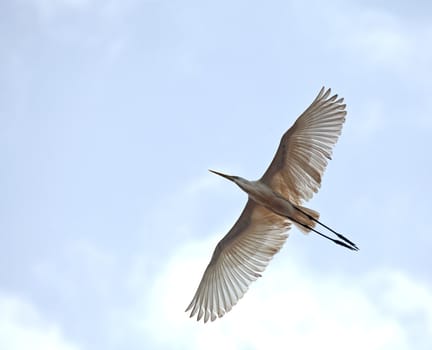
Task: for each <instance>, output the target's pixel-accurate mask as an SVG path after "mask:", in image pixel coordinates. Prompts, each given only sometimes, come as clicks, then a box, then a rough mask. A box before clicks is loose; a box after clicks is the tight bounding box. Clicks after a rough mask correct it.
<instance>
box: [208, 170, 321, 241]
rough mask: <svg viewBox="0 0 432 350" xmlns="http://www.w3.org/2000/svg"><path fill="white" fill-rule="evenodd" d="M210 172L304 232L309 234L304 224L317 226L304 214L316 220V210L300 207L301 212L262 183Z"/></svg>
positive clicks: (317, 216)
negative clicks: (232, 184) (237, 187)
mask: <svg viewBox="0 0 432 350" xmlns="http://www.w3.org/2000/svg"><path fill="white" fill-rule="evenodd" d="M210 171H211V172H213V173H215V174H217V175H220V176H223V177H225V178H227V179H229V180H231V181H233V182H234V183H235V184H237V186H239V187H240V188H241V189H242V190H243V191H245V192H246V193H247V194H248V196H249V198H250V199H251V200H252V201H254V202H255V203H256V204H259V205H261V206H263V207H264V208H266V209H268V210H270V211H272V212H273V213H275V214H277V215H279V216H281V217H284V218H287V219H290V220H291V221H292V222H293V223H294V224H296V225H297V227H298V228H299V229H300V230H301V231H303V232H308V231H309V230H308V229H307V228H305V226H302V224H303V225H306V226H308V227H310V228H312V227H314V226H315V224H316V223H315V222H314V221H311V219H310V218H308V217H307V216H306V215H305V214H304V213H303V212H307V213H308V214H309V215H310V216H313V217H314V218H315V219H316V220H318V218H319V214H318V213H317V212H316V211H314V210H311V209H308V208H304V207H300V209H301V211H299V210H298V208H297V207H296V206H295V205H293V204H292V203H291V202H290V201H289V200H288V199H286V198H284V197H283V195H282V194H280V193H277V192H274V191H273V189H272V188H271V187H269V186H268V185H266V184H265V183H264V182H262V181H259V180H257V181H249V180H246V179H243V178H242V177H240V176H229V175H225V174H222V173H219V172H217V171H214V170H210Z"/></svg>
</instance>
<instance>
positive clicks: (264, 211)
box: [186, 87, 358, 322]
mask: <svg viewBox="0 0 432 350" xmlns="http://www.w3.org/2000/svg"><path fill="white" fill-rule="evenodd" d="M330 92H331V91H330V89H328V90H325V88H324V87H323V88H322V89H321V91H320V92H319V94H318V96H317V97H316V98H315V100H314V101H313V102H312V104H311V105H310V106H309V107H308V108H307V109H306V110H305V111H304V112H303V113H302V114H301V115H300V117H299V118H298V119H297V120H296V122H295V123H294V125H293V126H292V127H291V128H290V129H289V130H288V131H287V132H286V133H285V134H284V135H283V136H282V139H281V142H280V145H279V148H278V150H277V152H276V155H275V157H274V158H273V161H272V162H271V164H270V166H269V168H268V169H267V171H266V172H265V173H264V175H263V176H262V177H261V179H259V180H257V181H248V180H246V179H243V178H241V177H238V176H232V175H226V174H222V173H219V172H217V171H213V170H210V171H211V172H213V173H215V174H217V175H220V176H223V177H224V178H226V179H228V180H231V181H232V182H234V183H235V184H237V185H238V186H239V187H240V188H241V189H242V190H243V191H245V192H246V193H247V194H248V197H249V198H248V201H247V204H246V206H245V208H244V209H243V212H242V213H241V215H240V217H239V218H238V220H237V222H236V223H235V224H234V226H233V227H232V228H231V230H230V231H229V232H228V233H227V234H226V236H225V237H224V238H222V240H221V241H220V242H219V243H218V244H217V246H216V249H215V250H214V252H213V256H212V258H211V260H210V263H209V264H208V266H207V268H206V270H205V272H204V275H203V277H202V279H201V282H200V284H199V286H198V289H197V291H196V293H195V296H194V297H193V299H192V302H191V303H190V304H189V306H188V307H187V309H186V311H189V310H192V311H191V313H190V317H193V316H194V315H195V314H198V315H197V320H198V321H199V320H200V319H201V318H204V322H207V321H208V320H209V319H210V320H211V321H214V320H215V319H216V318H217V317H222V316H223V315H224V314H225V313H226V312H228V311H230V310H231V308H232V307H233V306H234V305H235V304H236V303H237V302H238V300H239V299H240V298H241V297H242V296H243V295H244V294H245V293H246V291H247V289H248V287H249V285H250V284H251V282H253V281H255V280H256V279H257V278H258V277H260V276H261V275H260V273H261V272H263V271H264V269H265V268H266V267H267V265H268V263H269V262H270V260H271V259H272V257H273V256H274V255H275V254H276V253H277V252H278V251H279V250H280V249H281V248H282V245H283V244H284V243H285V240H286V239H287V237H288V234H287V233H286V231H287V230H289V229H290V228H291V223H293V224H294V225H295V226H296V227H297V228H299V229H300V231H302V232H303V233H308V232H310V231H312V232H315V233H317V234H319V235H321V236H322V237H325V238H327V239H329V240H331V241H333V242H334V243H336V244H339V245H341V246H344V247H346V248H349V249H351V250H358V248H357V246H356V245H355V244H354V243H353V242H351V241H350V240H348V239H347V238H345V237H344V236H342V235H341V234H339V233H337V232H335V231H334V230H332V229H331V228H330V227H328V226H326V225H324V224H322V223H321V222H320V221H318V218H319V213H318V212H316V211H314V210H311V209H308V208H305V207H303V206H301V205H302V202H303V201H306V200H309V199H310V198H311V197H312V195H313V193H314V192H315V193H316V192H317V191H318V189H319V187H320V185H321V177H322V175H323V172H324V170H325V167H326V166H327V161H328V159H331V154H332V147H333V146H334V144H335V143H336V141H337V140H338V137H339V135H340V134H341V130H342V125H343V123H344V121H345V116H346V111H345V107H346V105H345V104H343V98H339V99H338V97H337V95H334V96H332V97H330ZM317 224H319V225H321V226H322V227H324V228H326V229H327V230H329V231H331V232H332V233H333V234H335V235H336V236H337V238H338V239H334V238H331V237H329V236H327V235H325V234H323V233H321V232H319V231H317V230H316V229H315V226H316V225H317Z"/></svg>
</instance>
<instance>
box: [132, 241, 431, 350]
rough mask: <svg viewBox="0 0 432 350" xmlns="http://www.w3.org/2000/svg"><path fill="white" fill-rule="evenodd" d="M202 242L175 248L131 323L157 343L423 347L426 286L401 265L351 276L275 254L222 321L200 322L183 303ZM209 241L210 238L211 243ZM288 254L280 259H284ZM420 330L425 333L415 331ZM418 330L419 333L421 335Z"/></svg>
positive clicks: (204, 255) (204, 257) (196, 272)
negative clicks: (324, 271) (319, 270)
mask: <svg viewBox="0 0 432 350" xmlns="http://www.w3.org/2000/svg"><path fill="white" fill-rule="evenodd" d="M213 240H214V237H212V239H211V240H208V241H202V242H191V243H189V244H186V245H185V246H184V247H183V248H182V249H180V250H179V252H178V254H176V255H175V256H173V257H172V259H171V260H170V261H169V262H168V263H167V264H166V267H165V269H164V270H163V271H161V274H160V275H159V277H158V278H157V280H156V281H155V283H154V285H153V286H152V292H151V293H150V297H149V299H148V302H147V303H146V304H145V306H144V309H143V310H139V314H140V315H141V316H138V313H137V314H135V316H136V318H135V320H136V324H135V326H136V327H142V330H143V331H145V332H146V335H147V336H150V337H151V338H152V340H153V342H154V343H155V344H159V345H160V346H166V347H173V346H175V347H176V348H185V349H186V348H188V349H200V348H202V347H203V346H205V347H206V348H207V349H213V348H214V349H219V348H224V349H225V348H226V349H231V348H233V349H234V348H236V349H237V348H253V349H268V348H281V347H290V348H295V349H315V348H320V347H323V346H324V347H331V348H332V349H336V350H337V349H346V348H347V346H348V345H349V348H350V349H412V348H416V349H427V348H429V347H430V346H431V345H432V342H431V340H430V339H432V328H431V322H432V291H431V290H430V289H429V288H427V287H426V286H425V285H422V284H421V283H418V282H417V281H415V280H413V279H412V278H409V277H408V276H406V275H404V274H403V273H402V272H400V271H391V270H382V271H372V272H365V273H364V275H363V276H357V277H356V278H355V279H354V278H352V279H348V280H347V279H344V278H342V277H340V276H335V275H330V274H329V275H323V274H321V275H319V274H318V273H317V272H316V271H314V270H313V269H310V268H306V267H304V266H302V261H301V257H299V256H296V255H295V254H291V255H290V257H289V258H288V261H281V260H280V259H275V261H274V262H273V263H272V264H271V265H270V267H269V268H268V270H267V271H266V272H265V275H264V277H263V278H262V279H260V280H258V281H257V282H256V283H255V284H254V285H253V286H252V287H251V290H250V291H249V292H248V293H247V294H246V296H245V297H244V299H243V300H241V301H240V302H239V304H238V305H237V306H236V307H235V308H234V309H233V310H232V311H231V312H230V313H229V314H227V315H226V316H225V317H224V318H223V319H221V320H217V321H216V322H214V323H211V324H207V325H205V326H204V325H202V324H201V323H200V324H198V323H197V322H196V321H195V320H190V319H189V318H188V315H186V314H185V313H184V307H185V305H187V303H188V301H189V299H190V298H191V297H192V296H193V292H194V288H195V287H196V285H197V283H198V281H199V278H200V276H201V273H202V271H203V270H204V268H205V266H206V264H207V262H208V259H209V255H208V253H209V251H208V248H209V246H210V245H211V244H212V243H213ZM210 241H212V243H210ZM283 258H284V259H286V257H285V256H284V257H283ZM419 329H421V330H422V331H423V332H422V333H419V332H418V330H419ZM419 336H420V338H419Z"/></svg>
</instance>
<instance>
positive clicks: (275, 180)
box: [261, 87, 346, 204]
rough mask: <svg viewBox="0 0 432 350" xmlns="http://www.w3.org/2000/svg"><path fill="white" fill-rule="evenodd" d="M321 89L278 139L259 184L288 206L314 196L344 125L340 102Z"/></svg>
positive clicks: (343, 109) (343, 105)
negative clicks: (276, 194) (271, 159)
mask: <svg viewBox="0 0 432 350" xmlns="http://www.w3.org/2000/svg"><path fill="white" fill-rule="evenodd" d="M330 92H331V90H330V89H328V90H325V89H324V87H323V88H322V89H321V91H320V92H319V94H318V96H317V97H316V98H315V100H314V101H313V102H312V104H311V105H310V106H309V107H308V108H307V109H306V110H305V111H304V112H303V113H302V114H301V115H300V117H299V118H298V119H297V120H296V122H295V123H294V125H293V126H292V127H291V128H290V129H289V130H288V131H287V132H286V133H285V134H284V135H283V136H282V139H281V142H280V144H279V148H278V150H277V152H276V155H275V157H274V158H273V161H272V162H271V164H270V166H269V167H268V169H267V171H266V172H265V173H264V175H263V177H262V178H261V181H262V182H264V183H265V184H267V185H268V186H270V187H271V188H272V189H273V190H274V191H275V192H277V193H280V194H282V195H283V196H284V197H285V198H287V199H288V200H290V201H291V202H292V203H295V204H301V202H302V201H304V200H308V199H310V198H311V197H312V195H313V194H314V193H316V192H318V189H319V188H320V186H321V177H322V175H323V173H324V170H325V168H326V166H327V161H328V159H331V154H332V148H333V146H334V145H335V143H336V142H337V140H338V138H339V135H340V133H341V130H342V125H343V123H344V121H345V115H346V111H345V107H346V105H345V104H343V98H340V99H338V98H337V95H334V96H332V97H329V96H330Z"/></svg>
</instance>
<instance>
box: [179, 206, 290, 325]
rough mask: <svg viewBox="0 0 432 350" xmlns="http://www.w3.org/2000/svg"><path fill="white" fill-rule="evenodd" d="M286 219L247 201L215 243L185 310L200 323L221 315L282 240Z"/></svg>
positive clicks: (254, 276) (233, 303)
mask: <svg viewBox="0 0 432 350" xmlns="http://www.w3.org/2000/svg"><path fill="white" fill-rule="evenodd" d="M289 228H290V223H289V221H288V220H287V219H285V218H283V217H281V216H278V215H276V214H274V213H273V212H271V211H270V210H268V209H266V208H264V207H262V206H260V205H258V204H256V203H255V202H253V201H252V200H250V199H249V200H248V202H247V204H246V207H245V208H244V209H243V212H242V214H241V215H240V217H239V219H238V220H237V222H236V223H235V224H234V226H233V227H232V229H231V230H230V231H229V232H228V233H227V235H226V236H225V237H224V238H223V239H222V240H221V241H220V242H219V243H218V245H217V246H216V249H215V250H214V252H213V256H212V258H211V260H210V263H209V264H208V266H207V268H206V270H205V272H204V275H203V277H202V279H201V282H200V284H199V286H198V289H197V291H196V293H195V296H194V297H193V299H192V302H191V303H190V304H189V306H188V308H187V309H186V311H188V310H191V309H192V311H191V314H190V317H193V316H194V315H195V314H197V313H198V316H197V320H198V321H199V320H200V319H201V318H202V317H204V322H207V321H208V320H209V319H211V320H212V321H214V320H215V319H216V317H222V316H223V315H224V314H225V313H226V312H228V311H230V310H231V308H232V307H233V306H234V305H235V304H236V303H237V302H238V300H239V299H240V298H241V297H242V296H243V295H244V294H245V293H246V291H247V289H248V287H249V285H250V284H251V283H252V282H253V281H255V280H256V279H257V278H258V277H260V276H261V275H260V272H262V271H264V269H265V268H266V267H267V265H268V263H269V262H270V260H271V259H272V257H273V255H275V254H276V253H277V252H278V251H279V250H280V249H281V248H282V245H283V244H284V243H285V240H286V239H287V237H288V234H287V233H286V231H287V230H288V229H289Z"/></svg>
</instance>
